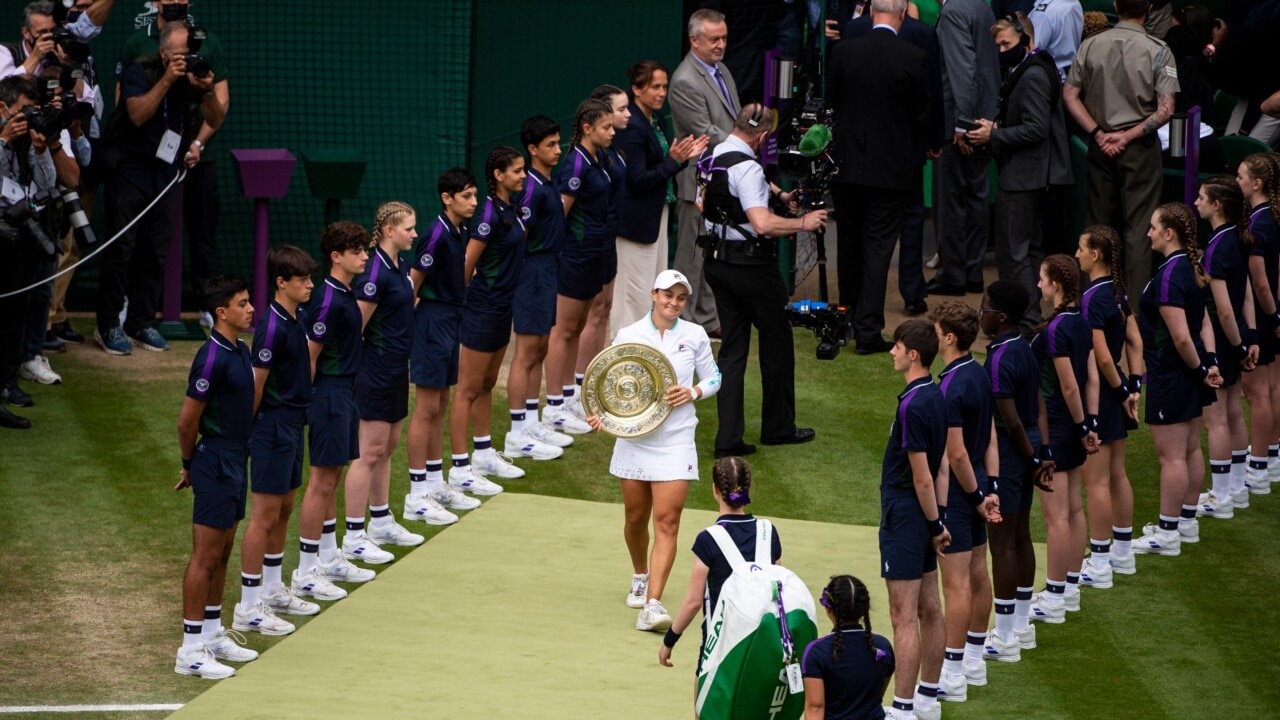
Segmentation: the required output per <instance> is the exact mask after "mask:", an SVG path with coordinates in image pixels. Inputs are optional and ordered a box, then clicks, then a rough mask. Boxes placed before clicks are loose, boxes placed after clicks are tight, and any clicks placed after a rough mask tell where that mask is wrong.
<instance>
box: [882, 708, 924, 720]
mask: <svg viewBox="0 0 1280 720" xmlns="http://www.w3.org/2000/svg"><path fill="white" fill-rule="evenodd" d="M884 720H916V715H915V713H913V712H911V711H909V710H899V709H897V708H895V707H893V706H892V705H886V706H885V707H884Z"/></svg>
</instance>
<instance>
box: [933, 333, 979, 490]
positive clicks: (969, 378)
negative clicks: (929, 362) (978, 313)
mask: <svg viewBox="0 0 1280 720" xmlns="http://www.w3.org/2000/svg"><path fill="white" fill-rule="evenodd" d="M938 383H939V384H938V389H939V390H940V391H941V392H942V396H943V397H944V398H946V401H947V427H949V428H951V427H960V428H962V431H963V433H964V449H965V450H966V451H967V452H968V453H969V463H970V464H972V465H973V472H974V474H976V475H977V477H978V480H979V481H981V480H982V479H983V478H985V477H986V476H987V468H986V465H985V463H984V462H983V458H985V457H986V454H987V446H989V445H990V444H991V381H990V380H987V373H986V371H985V370H983V369H982V366H981V365H979V364H978V361H977V360H974V359H973V356H972V355H965V356H964V357H959V358H956V359H955V360H952V361H951V362H950V363H949V364H948V365H947V367H946V369H944V370H943V371H942V372H941V373H939V374H938ZM951 486H952V488H958V487H960V484H959V483H958V482H957V481H956V476H955V473H952V474H951ZM953 492H957V491H955V490H953Z"/></svg>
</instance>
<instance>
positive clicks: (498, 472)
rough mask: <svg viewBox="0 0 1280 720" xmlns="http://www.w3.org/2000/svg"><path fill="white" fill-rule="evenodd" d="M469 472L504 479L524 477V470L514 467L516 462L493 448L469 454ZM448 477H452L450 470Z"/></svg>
mask: <svg viewBox="0 0 1280 720" xmlns="http://www.w3.org/2000/svg"><path fill="white" fill-rule="evenodd" d="M471 472H472V473H473V474H475V475H484V476H486V477H488V476H490V475H492V476H493V477H499V478H504V479H506V480H514V479H516V478H522V477H524V470H521V469H520V468H518V467H516V464H515V463H513V462H511V458H508V457H507V456H506V455H503V454H502V453H500V452H498V451H497V450H494V449H493V448H489V449H488V450H481V451H479V452H475V453H472V454H471ZM449 479H450V480H451V481H452V479H453V473H452V472H450V473H449ZM455 487H456V486H455Z"/></svg>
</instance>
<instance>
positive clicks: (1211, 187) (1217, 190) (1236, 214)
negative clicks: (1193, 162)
mask: <svg viewBox="0 0 1280 720" xmlns="http://www.w3.org/2000/svg"><path fill="white" fill-rule="evenodd" d="M1200 189H1201V190H1204V196H1205V197H1206V198H1208V199H1209V202H1211V203H1218V204H1219V205H1221V206H1222V216H1223V217H1225V218H1226V219H1227V222H1228V223H1232V224H1234V225H1235V226H1236V236H1237V237H1239V238H1240V245H1241V246H1243V247H1245V248H1251V247H1253V233H1252V232H1250V231H1249V208H1248V207H1247V206H1246V205H1245V202H1244V193H1243V192H1241V191H1240V184H1239V183H1237V182H1236V179H1235V178H1233V177H1231V176H1230V175H1214V176H1212V177H1210V178H1209V179H1207V180H1205V181H1204V184H1202V185H1201V186H1200Z"/></svg>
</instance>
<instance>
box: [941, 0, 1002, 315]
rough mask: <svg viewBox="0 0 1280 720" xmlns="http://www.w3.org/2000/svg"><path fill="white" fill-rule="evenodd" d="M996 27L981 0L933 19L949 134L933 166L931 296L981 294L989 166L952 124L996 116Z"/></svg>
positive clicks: (962, 1)
mask: <svg viewBox="0 0 1280 720" xmlns="http://www.w3.org/2000/svg"><path fill="white" fill-rule="evenodd" d="M993 24H995V17H994V16H992V14H991V8H990V7H988V6H987V3H986V2H984V1H983V0H944V2H943V3H942V11H941V12H940V13H939V15H938V44H939V45H941V46H942V104H943V114H944V115H945V116H946V122H947V124H948V127H951V128H953V132H954V134H953V136H952V142H951V143H949V144H947V145H945V146H944V147H943V149H942V157H941V158H939V159H938V162H937V164H936V166H935V167H936V175H935V176H934V182H935V184H936V186H937V188H938V196H937V202H936V203H935V204H934V208H935V210H936V213H935V215H934V225H935V228H936V229H937V232H938V255H939V260H940V265H939V267H938V274H937V275H935V276H934V278H933V280H932V281H930V283H929V288H928V289H929V292H930V293H931V294H934V295H963V294H964V293H965V292H966V291H967V292H982V257H983V255H984V254H985V253H986V250H987V237H988V227H987V213H988V208H987V169H988V166H989V165H990V161H991V160H990V157H989V156H987V155H985V154H982V153H977V154H975V153H974V152H973V146H971V145H969V143H968V142H967V141H966V140H965V138H964V133H965V131H966V129H967V128H962V127H960V126H959V125H958V124H957V122H956V120H957V118H962V117H963V118H968V119H970V120H974V119H977V118H991V117H995V114H996V97H997V95H998V94H999V91H1000V72H999V59H998V56H997V53H996V45H995V42H993V41H992V40H991V35H990V32H991V26H992V25H993Z"/></svg>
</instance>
